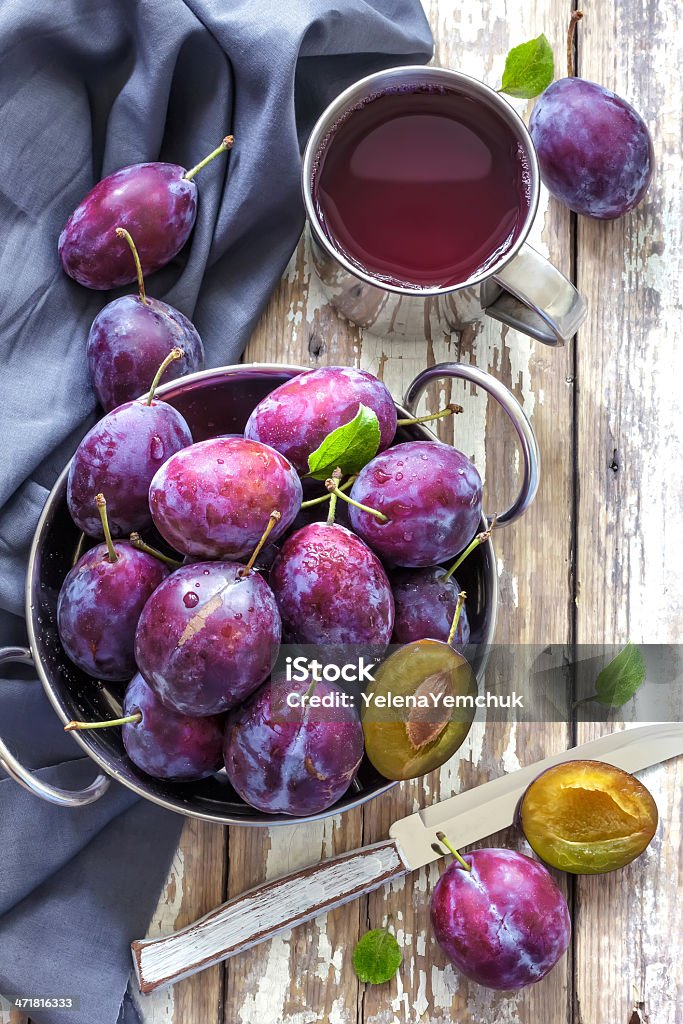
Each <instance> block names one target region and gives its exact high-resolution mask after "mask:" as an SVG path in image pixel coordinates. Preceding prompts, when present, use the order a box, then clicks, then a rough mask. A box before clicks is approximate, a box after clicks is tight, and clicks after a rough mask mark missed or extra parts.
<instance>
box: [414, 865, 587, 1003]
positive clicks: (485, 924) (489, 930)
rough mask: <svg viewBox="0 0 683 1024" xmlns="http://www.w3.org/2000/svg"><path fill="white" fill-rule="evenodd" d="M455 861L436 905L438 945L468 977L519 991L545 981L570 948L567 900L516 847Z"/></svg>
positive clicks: (437, 890)
mask: <svg viewBox="0 0 683 1024" xmlns="http://www.w3.org/2000/svg"><path fill="white" fill-rule="evenodd" d="M464 860H465V862H466V863H467V864H469V865H470V868H471V870H470V871H466V870H465V868H463V867H462V865H460V864H459V863H458V862H457V861H454V862H453V863H452V864H451V865H450V866H449V867H448V869H447V870H446V871H445V872H444V873H443V875H442V876H441V878H440V879H439V881H438V882H437V884H436V886H435V888H434V893H433V895H432V903H431V917H432V926H433V928H434V934H435V935H436V940H437V942H438V943H439V945H440V946H441V948H442V949H443V951H444V953H445V954H446V956H447V957H449V959H450V960H451V961H452V962H453V963H454V964H455V966H456V967H457V968H458V970H459V971H462V973H463V974H464V975H466V977H468V978H471V980H472V981H476V982H477V984H479V985H484V986H486V987H487V988H493V989H502V990H514V989H520V988H524V987H525V986H526V985H531V984H533V983H534V982H537V981H540V980H541V978H544V977H545V976H546V974H548V972H549V971H551V970H552V968H553V967H554V966H555V964H556V963H557V962H558V960H559V959H560V957H561V956H562V954H563V953H564V952H565V951H566V949H567V946H568V945H569V937H570V934H571V921H570V918H569V910H568V908H567V901H566V900H565V898H564V896H563V895H562V893H561V892H560V890H559V888H558V887H557V885H556V884H555V882H554V881H553V879H552V878H551V876H550V874H549V873H548V871H547V870H546V868H544V867H543V865H542V864H539V863H538V862H537V861H534V860H531V859H530V858H529V857H525V856H524V855H523V854H521V853H517V852H516V851H515V850H496V849H491V850H475V851H474V852H473V853H470V854H466V855H465V857H464Z"/></svg>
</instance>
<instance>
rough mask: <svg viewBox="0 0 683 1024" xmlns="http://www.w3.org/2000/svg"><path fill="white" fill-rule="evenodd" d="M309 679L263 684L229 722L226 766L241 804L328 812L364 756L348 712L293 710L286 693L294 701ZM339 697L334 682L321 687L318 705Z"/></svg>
mask: <svg viewBox="0 0 683 1024" xmlns="http://www.w3.org/2000/svg"><path fill="white" fill-rule="evenodd" d="M309 689H310V686H309V683H308V682H307V681H303V682H293V683H285V682H284V680H282V679H280V680H278V681H277V682H271V683H265V684H264V686H262V687H261V689H260V690H257V691H256V693H255V694H254V695H253V696H252V697H251V698H250V699H249V700H248V701H247V703H246V704H244V705H243V706H242V707H241V708H238V709H237V710H235V711H233V712H231V714H230V715H229V716H228V720H227V725H226V730H225V745H224V757H225V768H226V771H227V774H228V778H229V780H230V782H231V783H232V785H233V788H234V789H235V790H236V792H237V793H238V794H239V796H241V797H242V799H243V800H244V801H245V802H246V803H248V804H250V805H251V806H252V807H255V808H257V810H259V811H264V812H265V813H267V814H278V813H280V814H291V815H297V816H298V815H301V816H303V815H309V814H319V813H320V812H321V811H325V810H327V808H328V807H331V806H332V805H333V804H335V803H336V802H337V800H339V799H340V798H341V797H342V796H343V795H344V793H345V792H346V791H347V789H348V788H349V786H350V785H351V783H352V782H353V780H354V778H355V776H356V772H357V771H358V766H359V765H360V762H361V760H362V758H363V730H362V728H361V724H360V720H359V718H358V714H357V712H356V711H355V709H354V708H353V707H346V706H336V707H334V708H330V709H327V708H324V707H321V708H319V709H318V708H313V707H311V706H310V705H308V706H306V707H305V708H304V709H302V710H296V711H294V712H293V711H292V710H291V709H290V708H288V706H287V704H286V700H287V695H289V694H298V695H299V696H300V697H302V696H303V695H305V694H306V692H307V691H308V690H309ZM329 695H333V700H336V701H338V700H340V699H341V698H343V693H342V691H341V690H340V689H339V687H337V686H335V685H334V684H333V683H328V682H324V681H321V682H319V683H318V684H317V685H316V687H315V691H314V693H313V696H314V697H318V698H320V699H322V698H325V697H328V696H329Z"/></svg>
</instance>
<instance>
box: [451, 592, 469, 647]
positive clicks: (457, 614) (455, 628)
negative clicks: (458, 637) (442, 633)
mask: <svg viewBox="0 0 683 1024" xmlns="http://www.w3.org/2000/svg"><path fill="white" fill-rule="evenodd" d="M466 597H467V593H466V592H465V591H464V590H461V591H460V593H459V594H458V600H457V602H456V605H455V612H454V614H453V621H452V622H451V628H450V631H449V633H448V640H447V641H446V643H447V644H448V646H449V647H450V645H451V644H452V643H453V639H454V637H455V634H456V633H457V631H458V623H459V622H460V615H461V614H462V609H463V606H464V604H465V598H466Z"/></svg>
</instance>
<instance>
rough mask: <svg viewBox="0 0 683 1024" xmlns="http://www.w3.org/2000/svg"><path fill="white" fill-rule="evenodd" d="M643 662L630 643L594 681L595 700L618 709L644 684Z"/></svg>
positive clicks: (637, 651) (639, 653) (644, 671)
mask: <svg viewBox="0 0 683 1024" xmlns="http://www.w3.org/2000/svg"><path fill="white" fill-rule="evenodd" d="M646 674H647V673H646V669H645V661H644V659H643V655H642V653H641V651H640V649H639V648H638V647H636V646H635V644H632V643H631V642H630V641H629V642H628V643H627V644H626V647H624V649H623V650H621V651H619V653H618V654H617V656H616V657H615V658H613V659H612V661H610V663H609V665H605V667H604V668H603V670H602V672H601V673H600V675H599V676H598V678H597V679H596V681H595V699H596V700H598V701H599V702H600V703H601V704H606V705H607V706H608V707H611V708H620V707H621V706H622V705H623V704H625V703H626V702H627V701H629V700H630V699H631V697H633V695H634V694H635V692H636V691H637V690H638V688H639V687H640V686H642V684H643V683H644V682H645V676H646Z"/></svg>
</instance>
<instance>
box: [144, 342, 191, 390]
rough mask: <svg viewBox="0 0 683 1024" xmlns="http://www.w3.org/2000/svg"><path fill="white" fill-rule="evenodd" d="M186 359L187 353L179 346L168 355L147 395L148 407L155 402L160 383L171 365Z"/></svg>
mask: <svg viewBox="0 0 683 1024" xmlns="http://www.w3.org/2000/svg"><path fill="white" fill-rule="evenodd" d="M184 357H185V353H184V352H183V350H182V349H181V348H178V346H177V345H176V347H175V348H172V349H171V351H170V352H169V353H168V355H167V356H166V358H165V359H164V361H163V362H162V364H161V366H160V367H159V369H158V370H157V372H156V373H155V375H154V380H153V381H152V386H151V388H150V389H149V394H148V395H147V403H146V404H147V405H151V404H152V402H153V401H154V395H155V394H156V390H157V388H158V387H159V381H160V380H161V378H162V377H163V375H164V374H165V373H166V370H167V369H168V367H169V366H170V365H171V363H174V362H175V361H176V359H183V358H184Z"/></svg>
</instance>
